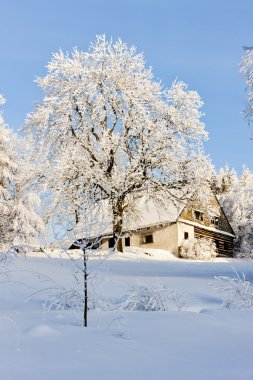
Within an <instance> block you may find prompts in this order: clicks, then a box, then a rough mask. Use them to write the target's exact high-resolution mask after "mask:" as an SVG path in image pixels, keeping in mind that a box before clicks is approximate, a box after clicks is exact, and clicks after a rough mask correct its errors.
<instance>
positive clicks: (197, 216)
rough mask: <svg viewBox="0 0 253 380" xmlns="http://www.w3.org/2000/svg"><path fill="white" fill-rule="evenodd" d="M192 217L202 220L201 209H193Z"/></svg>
mask: <svg viewBox="0 0 253 380" xmlns="http://www.w3.org/2000/svg"><path fill="white" fill-rule="evenodd" d="M194 217H195V219H196V220H200V221H201V222H203V220H204V215H203V212H201V211H196V210H194Z"/></svg>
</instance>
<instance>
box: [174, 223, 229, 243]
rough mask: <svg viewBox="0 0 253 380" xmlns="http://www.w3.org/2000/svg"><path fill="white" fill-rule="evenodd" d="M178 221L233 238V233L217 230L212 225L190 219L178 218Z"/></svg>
mask: <svg viewBox="0 0 253 380" xmlns="http://www.w3.org/2000/svg"><path fill="white" fill-rule="evenodd" d="M178 222H181V223H185V224H189V225H191V226H194V227H199V228H202V229H203V230H206V231H211V232H216V233H217V234H221V235H226V236H230V237H232V238H233V239H234V238H235V235H233V234H231V233H230V232H227V231H223V230H219V229H217V228H214V227H208V226H205V225H203V224H200V223H196V222H191V221H190V220H186V219H182V218H179V219H178Z"/></svg>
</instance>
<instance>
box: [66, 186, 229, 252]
mask: <svg viewBox="0 0 253 380" xmlns="http://www.w3.org/2000/svg"><path fill="white" fill-rule="evenodd" d="M134 201H135V206H137V207H135V210H138V213H135V217H133V215H131V217H126V218H125V220H124V228H123V233H122V241H123V247H131V246H132V247H140V248H156V249H157V248H159V249H166V250H169V251H171V252H172V253H174V254H175V255H177V256H179V255H180V247H181V245H182V243H183V241H184V240H187V239H194V238H202V237H205V238H209V239H212V240H213V241H214V242H215V244H216V247H217V250H218V254H219V255H220V256H233V239H234V237H235V235H234V231H233V229H232V227H231V225H230V223H229V221H228V220H227V217H226V215H225V213H224V211H223V209H222V207H221V205H220V203H219V201H218V199H217V197H216V196H215V195H214V194H213V193H212V192H211V191H209V193H208V195H206V194H198V195H196V194H195V195H194V196H191V197H182V198H181V199H180V198H178V199H177V200H175V199H174V198H173V199H166V202H163V203H162V204H161V203H160V204H159V202H154V201H153V200H152V198H150V197H149V196H147V195H143V193H136V194H135V196H134ZM102 215H103V217H102ZM109 215H110V213H109V212H108V208H107V207H106V206H104V207H103V210H102V211H101V208H100V210H99V212H98V213H97V214H96V216H95V217H94V214H93V216H92V218H91V223H87V222H86V224H84V223H80V224H79V226H78V227H77V229H76V230H75V238H76V240H79V241H81V240H83V239H84V238H85V239H86V240H87V239H88V240H90V241H93V242H95V241H96V242H97V243H96V244H95V247H97V245H99V246H100V248H102V249H107V248H110V247H112V246H113V243H114V241H113V238H112V220H111V218H110V216H109ZM98 237H99V239H98ZM75 247H76V246H75V244H73V245H72V246H71V248H75Z"/></svg>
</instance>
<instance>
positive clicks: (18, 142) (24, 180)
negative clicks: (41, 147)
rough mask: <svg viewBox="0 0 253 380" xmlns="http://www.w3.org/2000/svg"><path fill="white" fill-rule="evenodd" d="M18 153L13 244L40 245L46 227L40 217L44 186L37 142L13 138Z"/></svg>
mask: <svg viewBox="0 0 253 380" xmlns="http://www.w3.org/2000/svg"><path fill="white" fill-rule="evenodd" d="M11 146H12V147H13V151H14V152H15V160H16V168H15V170H14V183H13V187H14V189H13V191H14V194H13V199H12V203H13V232H14V238H13V244H14V245H19V244H31V245H33V244H36V243H38V237H39V235H40V233H41V232H42V230H43V227H44V223H43V221H42V218H41V216H40V215H39V213H38V212H39V208H40V204H41V200H40V196H39V195H40V194H39V193H40V186H39V184H38V183H37V182H36V180H37V177H38V173H37V168H36V165H37V162H36V160H34V158H33V141H32V139H31V138H30V137H29V136H26V137H17V136H14V135H13V138H12V142H11V144H10V147H11Z"/></svg>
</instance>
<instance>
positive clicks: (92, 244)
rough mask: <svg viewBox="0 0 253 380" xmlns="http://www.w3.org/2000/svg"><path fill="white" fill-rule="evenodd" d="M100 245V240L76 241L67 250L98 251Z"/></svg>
mask: <svg viewBox="0 0 253 380" xmlns="http://www.w3.org/2000/svg"><path fill="white" fill-rule="evenodd" d="M100 245H101V239H100V238H99V239H98V240H96V241H88V240H86V239H78V240H76V241H75V242H74V243H73V244H72V245H71V246H70V247H69V249H82V250H84V249H98V248H99V247H100Z"/></svg>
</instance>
